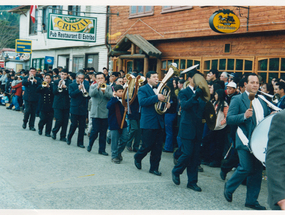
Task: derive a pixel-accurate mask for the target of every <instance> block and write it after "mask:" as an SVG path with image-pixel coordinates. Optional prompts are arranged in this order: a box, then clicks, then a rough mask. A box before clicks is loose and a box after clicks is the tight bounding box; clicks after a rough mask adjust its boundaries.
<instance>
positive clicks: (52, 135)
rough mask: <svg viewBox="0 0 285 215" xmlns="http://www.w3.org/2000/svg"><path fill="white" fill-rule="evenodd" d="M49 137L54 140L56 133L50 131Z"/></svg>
mask: <svg viewBox="0 0 285 215" xmlns="http://www.w3.org/2000/svg"><path fill="white" fill-rule="evenodd" d="M51 138H52V139H54V140H55V139H56V134H55V133H53V132H52V133H51ZM65 141H66V140H65Z"/></svg>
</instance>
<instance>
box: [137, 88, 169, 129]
mask: <svg viewBox="0 0 285 215" xmlns="http://www.w3.org/2000/svg"><path fill="white" fill-rule="evenodd" d="M138 98H139V104H140V106H141V121H140V127H141V128H142V129H160V128H164V120H163V115H159V114H158V113H157V112H156V111H155V108H154V104H155V103H156V102H158V96H157V95H156V94H155V93H154V92H153V89H152V88H151V87H150V86H149V84H146V85H144V86H142V87H140V88H139V91H138Z"/></svg>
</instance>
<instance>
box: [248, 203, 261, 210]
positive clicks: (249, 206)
mask: <svg viewBox="0 0 285 215" xmlns="http://www.w3.org/2000/svg"><path fill="white" fill-rule="evenodd" d="M244 206H245V207H247V208H251V209H254V210H266V207H264V206H261V205H260V204H259V203H257V204H255V205H250V204H245V205H244Z"/></svg>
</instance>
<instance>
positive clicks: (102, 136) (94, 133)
mask: <svg viewBox="0 0 285 215" xmlns="http://www.w3.org/2000/svg"><path fill="white" fill-rule="evenodd" d="M91 119H92V130H91V133H90V137H89V147H90V148H92V146H93V144H94V141H95V140H96V139H97V137H98V133H99V150H98V151H99V153H101V152H105V150H106V133H107V129H108V119H100V118H91Z"/></svg>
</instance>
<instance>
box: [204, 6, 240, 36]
mask: <svg viewBox="0 0 285 215" xmlns="http://www.w3.org/2000/svg"><path fill="white" fill-rule="evenodd" d="M209 25H210V28H211V29H212V30H213V31H215V32H217V33H226V34H230V33H233V32H235V31H237V30H238V29H239V26H240V21H239V18H238V16H237V15H235V13H234V12H233V11H231V10H228V9H223V10H218V11H216V12H214V13H213V15H212V16H211V17H210V19H209Z"/></svg>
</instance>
